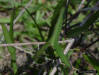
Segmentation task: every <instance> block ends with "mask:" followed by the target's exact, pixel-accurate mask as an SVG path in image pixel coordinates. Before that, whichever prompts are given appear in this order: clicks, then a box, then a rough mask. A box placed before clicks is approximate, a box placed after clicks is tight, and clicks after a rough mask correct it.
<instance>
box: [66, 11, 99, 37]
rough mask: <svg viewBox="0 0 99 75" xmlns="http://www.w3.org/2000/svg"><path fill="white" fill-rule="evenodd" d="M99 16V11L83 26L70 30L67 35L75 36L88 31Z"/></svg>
mask: <svg viewBox="0 0 99 75" xmlns="http://www.w3.org/2000/svg"><path fill="white" fill-rule="evenodd" d="M98 18H99V11H96V12H94V13H93V14H92V15H91V16H90V17H89V18H88V20H87V21H86V22H85V23H84V24H83V25H82V26H81V27H77V28H75V29H72V30H70V31H68V33H67V37H75V36H78V35H79V34H81V33H82V32H87V31H88V29H89V26H90V25H92V24H93V23H94V22H95V21H96V20H97V19H98Z"/></svg>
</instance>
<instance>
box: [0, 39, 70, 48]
mask: <svg viewBox="0 0 99 75" xmlns="http://www.w3.org/2000/svg"><path fill="white" fill-rule="evenodd" d="M70 41H71V39H70V40H64V41H59V43H69V42H70ZM45 43H46V42H28V43H10V44H0V47H7V46H24V45H38V44H39V45H43V44H45Z"/></svg>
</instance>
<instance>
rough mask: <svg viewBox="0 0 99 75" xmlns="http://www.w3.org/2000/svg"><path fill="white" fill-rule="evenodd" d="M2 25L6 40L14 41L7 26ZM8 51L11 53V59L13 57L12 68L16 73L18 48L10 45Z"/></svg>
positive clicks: (7, 41)
mask: <svg viewBox="0 0 99 75" xmlns="http://www.w3.org/2000/svg"><path fill="white" fill-rule="evenodd" d="M1 26H2V30H3V34H4V38H5V40H6V43H12V42H13V41H12V39H11V37H10V34H9V32H8V30H7V28H6V26H5V25H3V24H2V25H1ZM8 51H9V52H10V54H11V59H12V61H11V63H12V64H11V65H12V68H13V70H14V73H16V72H17V66H16V50H15V48H13V47H8Z"/></svg>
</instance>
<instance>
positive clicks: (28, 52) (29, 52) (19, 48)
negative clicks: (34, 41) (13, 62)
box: [14, 46, 33, 56]
mask: <svg viewBox="0 0 99 75" xmlns="http://www.w3.org/2000/svg"><path fill="white" fill-rule="evenodd" d="M14 47H15V48H16V49H18V50H20V51H23V52H24V53H27V54H29V55H31V56H33V53H32V52H31V51H26V50H25V49H23V48H21V47H17V46H14Z"/></svg>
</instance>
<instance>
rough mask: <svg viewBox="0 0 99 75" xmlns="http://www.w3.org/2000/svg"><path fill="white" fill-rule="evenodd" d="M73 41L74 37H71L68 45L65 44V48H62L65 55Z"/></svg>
mask: <svg viewBox="0 0 99 75" xmlns="http://www.w3.org/2000/svg"><path fill="white" fill-rule="evenodd" d="M73 43H74V39H71V40H70V41H69V43H68V45H67V46H66V48H65V50H64V54H65V55H66V54H67V53H68V51H69V50H70V48H71V46H72V45H73Z"/></svg>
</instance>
